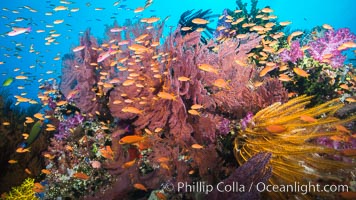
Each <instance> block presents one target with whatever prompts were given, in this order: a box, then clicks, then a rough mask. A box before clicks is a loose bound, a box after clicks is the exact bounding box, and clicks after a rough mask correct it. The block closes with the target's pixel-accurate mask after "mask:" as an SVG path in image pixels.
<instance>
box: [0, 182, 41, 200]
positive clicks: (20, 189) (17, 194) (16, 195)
mask: <svg viewBox="0 0 356 200" xmlns="http://www.w3.org/2000/svg"><path fill="white" fill-rule="evenodd" d="M34 183H35V179H33V178H27V179H25V180H24V182H23V183H22V184H21V185H20V186H16V187H12V188H11V191H10V192H9V193H5V194H3V195H1V199H5V200H9V199H26V200H33V199H39V198H37V197H36V196H35V192H34V191H33V190H32V189H33V186H34Z"/></svg>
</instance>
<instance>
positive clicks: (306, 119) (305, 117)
mask: <svg viewBox="0 0 356 200" xmlns="http://www.w3.org/2000/svg"><path fill="white" fill-rule="evenodd" d="M300 119H301V120H302V121H304V122H310V123H314V122H317V121H318V120H317V119H315V118H314V117H312V116H309V115H301V116H300Z"/></svg>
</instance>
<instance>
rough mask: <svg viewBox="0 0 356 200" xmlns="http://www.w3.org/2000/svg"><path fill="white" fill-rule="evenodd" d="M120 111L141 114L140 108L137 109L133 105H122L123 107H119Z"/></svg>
mask: <svg viewBox="0 0 356 200" xmlns="http://www.w3.org/2000/svg"><path fill="white" fill-rule="evenodd" d="M121 111H122V112H128V113H133V114H142V112H143V111H142V110H139V109H137V108H135V107H130V106H129V107H124V108H123V109H121Z"/></svg>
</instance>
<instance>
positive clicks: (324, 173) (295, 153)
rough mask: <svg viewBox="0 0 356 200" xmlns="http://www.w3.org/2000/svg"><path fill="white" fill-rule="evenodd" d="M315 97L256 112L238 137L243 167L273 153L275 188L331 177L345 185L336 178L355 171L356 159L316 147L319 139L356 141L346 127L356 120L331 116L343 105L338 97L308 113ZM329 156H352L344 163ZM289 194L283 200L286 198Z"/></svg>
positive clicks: (344, 153)
mask: <svg viewBox="0 0 356 200" xmlns="http://www.w3.org/2000/svg"><path fill="white" fill-rule="evenodd" d="M311 98H312V97H307V96H300V97H296V98H294V99H291V100H289V101H288V102H287V103H285V104H281V103H275V104H273V105H271V106H269V107H267V108H265V109H262V110H260V111H259V112H257V113H256V114H255V115H254V116H253V117H252V118H250V119H249V120H248V122H247V124H248V125H247V127H246V128H245V129H244V130H241V132H240V133H239V134H238V136H237V137H236V139H235V147H234V151H235V156H236V159H237V161H238V162H239V163H240V164H243V163H244V162H246V161H247V160H249V159H250V158H251V157H252V156H253V155H255V154H256V153H258V152H261V151H263V152H269V153H272V158H271V161H270V165H271V167H272V172H273V175H272V177H271V179H270V180H269V182H270V183H271V184H273V185H282V184H285V185H286V184H293V183H295V182H298V183H300V184H305V183H308V181H309V182H314V181H316V180H318V179H328V178H329V179H332V180H334V181H335V180H339V181H340V182H341V181H346V180H341V179H340V178H338V177H339V175H340V174H350V173H351V171H352V170H353V169H354V161H355V160H352V159H354V157H353V156H352V155H351V156H350V155H349V154H348V150H345V149H344V150H336V149H333V148H328V147H326V146H322V145H317V142H316V141H317V140H316V139H318V138H320V137H331V138H336V137H343V138H345V140H347V138H351V137H353V136H351V135H349V133H348V131H347V129H346V128H344V126H342V124H345V123H348V122H350V121H353V120H355V119H356V116H355V115H354V116H350V117H349V118H347V119H343V120H340V119H338V118H336V117H333V114H334V113H335V112H336V111H337V110H338V109H340V108H341V107H342V106H343V104H342V103H341V102H339V100H337V99H335V100H332V101H328V102H326V103H324V104H321V105H319V106H315V107H312V108H308V109H305V105H307V104H308V103H310V99H311ZM327 155H341V156H346V157H347V156H350V158H351V160H349V162H340V161H337V160H336V159H332V158H329V157H328V156H327ZM311 192H313V191H311ZM274 195H277V194H274ZM279 195H281V194H279ZM286 195H287V194H283V195H281V196H279V198H287V196H286ZM292 195H293V194H292ZM290 197H292V196H290Z"/></svg>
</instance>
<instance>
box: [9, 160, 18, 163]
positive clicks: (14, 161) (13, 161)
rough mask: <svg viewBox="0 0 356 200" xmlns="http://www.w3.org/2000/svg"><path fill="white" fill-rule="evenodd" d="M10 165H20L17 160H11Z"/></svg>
mask: <svg viewBox="0 0 356 200" xmlns="http://www.w3.org/2000/svg"><path fill="white" fill-rule="evenodd" d="M8 163H10V164H16V163H18V161H17V160H9V161H8Z"/></svg>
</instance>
